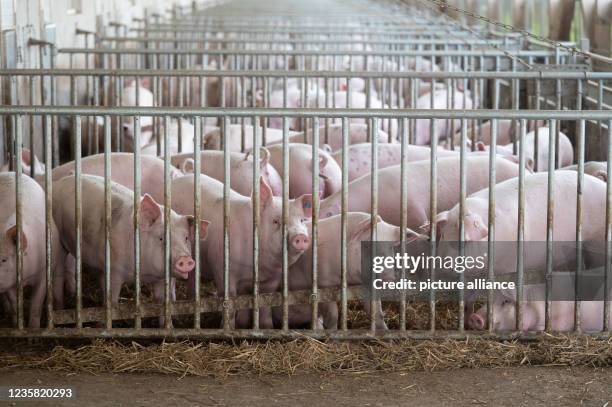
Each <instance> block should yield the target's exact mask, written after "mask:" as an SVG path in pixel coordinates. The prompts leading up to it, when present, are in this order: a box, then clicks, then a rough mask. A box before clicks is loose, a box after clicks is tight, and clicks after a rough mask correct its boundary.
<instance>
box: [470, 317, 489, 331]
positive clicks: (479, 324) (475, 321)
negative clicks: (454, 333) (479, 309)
mask: <svg viewBox="0 0 612 407" xmlns="http://www.w3.org/2000/svg"><path fill="white" fill-rule="evenodd" d="M468 326H469V327H470V329H476V330H483V329H484V327H485V321H484V319H483V318H482V317H481V316H480V315H478V314H476V313H473V314H472V315H470V317H469V318H468Z"/></svg>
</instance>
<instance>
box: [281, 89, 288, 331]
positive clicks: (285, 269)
mask: <svg viewBox="0 0 612 407" xmlns="http://www.w3.org/2000/svg"><path fill="white" fill-rule="evenodd" d="M283 80H284V87H285V89H286V86H287V82H286V78H283ZM282 178H283V214H282V215H283V222H282V223H283V225H282V226H283V227H282V230H283V270H282V274H283V277H282V280H283V284H282V290H283V292H282V296H283V326H282V328H283V330H284V331H287V330H288V329H289V301H288V297H289V278H288V273H289V253H288V249H289V248H288V242H287V239H288V236H289V233H288V228H287V223H288V222H289V120H287V117H286V116H283V177H282Z"/></svg>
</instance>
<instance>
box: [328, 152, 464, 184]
mask: <svg viewBox="0 0 612 407" xmlns="http://www.w3.org/2000/svg"><path fill="white" fill-rule="evenodd" d="M401 154H402V146H401V144H380V145H379V146H378V168H387V167H391V166H393V165H399V164H401V159H402V155H401ZM437 155H438V157H440V158H443V157H454V156H458V155H459V151H450V150H445V149H442V148H439V149H438V151H437ZM332 157H333V158H334V160H336V162H337V163H338V165H340V166H342V151H341V150H340V151H336V152H334V153H333V154H332ZM430 157H431V149H430V148H429V147H426V146H415V145H412V144H409V145H407V146H406V162H413V161H421V160H428V159H430ZM371 158H372V144H371V143H361V144H353V145H352V146H350V147H349V150H348V160H349V173H348V180H349V182H351V181H353V180H355V179H357V178H359V177H361V176H363V175H365V174H368V173H369V172H370V171H371V170H372V159H371Z"/></svg>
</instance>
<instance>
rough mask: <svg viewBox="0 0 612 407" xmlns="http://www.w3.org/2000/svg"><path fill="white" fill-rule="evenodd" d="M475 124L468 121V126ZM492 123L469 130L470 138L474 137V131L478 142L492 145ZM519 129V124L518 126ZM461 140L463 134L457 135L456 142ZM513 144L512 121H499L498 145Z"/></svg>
mask: <svg viewBox="0 0 612 407" xmlns="http://www.w3.org/2000/svg"><path fill="white" fill-rule="evenodd" d="M472 123H473V121H472V120H468V126H470V125H471V124H472ZM491 125H492V122H491V121H487V122H484V123H483V124H481V125H480V127H478V126H477V127H476V128H473V127H471V126H470V127H469V128H468V130H467V134H468V137H469V138H471V137H472V131H473V132H474V134H475V135H476V140H478V141H481V142H482V143H484V144H485V145H487V146H488V145H491ZM516 126H517V128H518V124H517V125H516ZM460 138H461V132H460V131H458V132H457V133H456V134H455V140H459V139H460ZM510 143H512V120H505V119H500V120H498V121H497V145H506V144H510Z"/></svg>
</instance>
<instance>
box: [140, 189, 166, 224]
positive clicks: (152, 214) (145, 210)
mask: <svg viewBox="0 0 612 407" xmlns="http://www.w3.org/2000/svg"><path fill="white" fill-rule="evenodd" d="M161 216H162V210H161V207H160V206H159V205H158V204H157V202H155V200H154V199H153V198H151V195H149V194H145V195H144V196H143V197H142V199H141V201H140V225H141V226H142V229H143V230H147V229H149V228H150V227H151V226H152V225H153V224H154V223H155V222H157V220H158V219H159V218H161Z"/></svg>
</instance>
